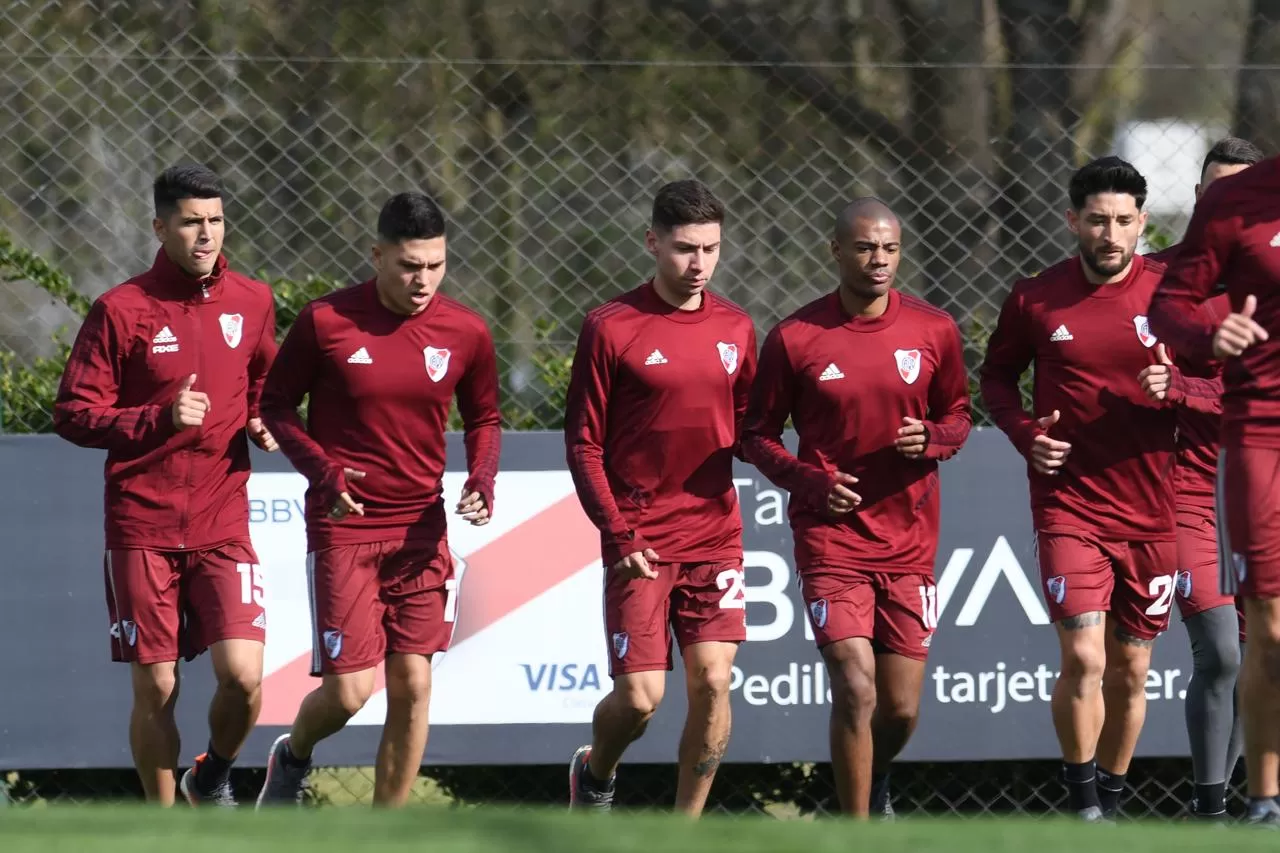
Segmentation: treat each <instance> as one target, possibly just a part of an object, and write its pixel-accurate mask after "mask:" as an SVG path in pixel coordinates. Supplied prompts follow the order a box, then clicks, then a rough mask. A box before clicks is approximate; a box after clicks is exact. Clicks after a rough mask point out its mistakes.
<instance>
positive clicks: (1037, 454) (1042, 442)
mask: <svg viewBox="0 0 1280 853" xmlns="http://www.w3.org/2000/svg"><path fill="white" fill-rule="evenodd" d="M1061 419H1062V413H1061V412H1059V411H1058V410H1057V409H1054V410H1053V414H1052V415H1049V416H1047V417H1043V418H1040V421H1039V423H1040V429H1042V430H1046V431H1048V429H1049V427H1051V426H1053V425H1054V424H1056V423H1057V422H1058V421H1059V420H1061ZM1070 452H1071V445H1070V444H1069V443H1068V442H1065V441H1056V440H1054V439H1052V438H1049V436H1047V435H1037V436H1036V440H1035V441H1034V442H1032V444H1031V467H1033V468H1035V470H1036V471H1039V472H1040V473H1041V474H1048V475H1049V476H1057V474H1058V469H1059V468H1061V467H1062V466H1063V465H1065V464H1066V462H1067V454H1069V453H1070Z"/></svg>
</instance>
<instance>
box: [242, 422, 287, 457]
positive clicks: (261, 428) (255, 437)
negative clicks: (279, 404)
mask: <svg viewBox="0 0 1280 853" xmlns="http://www.w3.org/2000/svg"><path fill="white" fill-rule="evenodd" d="M245 430H246V431H247V432H248V433H249V438H250V439H251V440H252V441H253V443H254V444H256V445H258V446H259V447H261V448H262V449H263V450H265V451H267V452H268V453H274V452H275V451H277V450H279V449H280V445H278V444H276V440H275V439H274V438H273V437H272V436H271V431H270V430H268V429H267V427H266V425H265V424H263V423H262V418H249V422H248V423H247V424H245Z"/></svg>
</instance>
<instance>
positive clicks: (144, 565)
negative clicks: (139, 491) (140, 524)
mask: <svg viewBox="0 0 1280 853" xmlns="http://www.w3.org/2000/svg"><path fill="white" fill-rule="evenodd" d="M103 575H104V577H105V580H106V585H107V617H108V619H110V621H111V659H112V660H113V661H116V662H117V663H138V664H144V665H147V664H154V663H168V662H170V661H176V660H178V659H179V658H182V659H184V660H194V659H195V658H196V656H198V655H200V654H201V653H202V652H204V651H205V649H207V648H209V646H211V645H213V644H214V643H217V642H219V641H221V640H256V641H257V642H259V643H265V642H266V639H267V614H266V611H265V610H264V609H263V606H262V595H263V593H262V569H261V567H260V566H259V565H258V555H257V554H256V553H254V550H253V546H252V545H251V544H249V543H248V542H230V543H228V544H226V545H219V546H217V547H216V548H209V549H207V550H203V551H144V550H139V549H135V548H127V549H114V550H110V551H107V552H106V556H105V558H104V559H103Z"/></svg>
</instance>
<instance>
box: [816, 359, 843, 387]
mask: <svg viewBox="0 0 1280 853" xmlns="http://www.w3.org/2000/svg"><path fill="white" fill-rule="evenodd" d="M832 379H844V374H843V373H841V372H840V368H838V367H836V363H835V362H834V361H833V362H831V363H830V364H828V365H827V369H826V370H824V371H822V375H821V376H819V377H818V381H819V382H830V381H831V380H832Z"/></svg>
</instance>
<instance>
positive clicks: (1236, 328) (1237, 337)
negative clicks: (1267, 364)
mask: <svg viewBox="0 0 1280 853" xmlns="http://www.w3.org/2000/svg"><path fill="white" fill-rule="evenodd" d="M1257 310H1258V298H1257V297H1256V296H1254V295H1253V294H1252V293H1250V294H1249V295H1248V296H1246V297H1245V298H1244V308H1243V309H1242V310H1241V311H1240V313H1239V314H1237V313H1235V312H1232V313H1230V314H1228V315H1227V318H1226V319H1225V320H1223V321H1222V325H1220V326H1218V331H1216V332H1214V333H1213V356H1214V358H1217V359H1223V358H1228V357H1230V356H1236V355H1240V354H1241V353H1242V352H1244V351H1245V350H1247V349H1248V348H1249V347H1251V346H1253V345H1254V344H1256V343H1258V342H1259V341H1265V340H1267V339H1268V337H1269V335H1267V330H1266V329H1264V328H1262V327H1261V326H1259V325H1258V324H1257V323H1256V322H1255V321H1254V319H1253V312H1255V311H1257Z"/></svg>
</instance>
